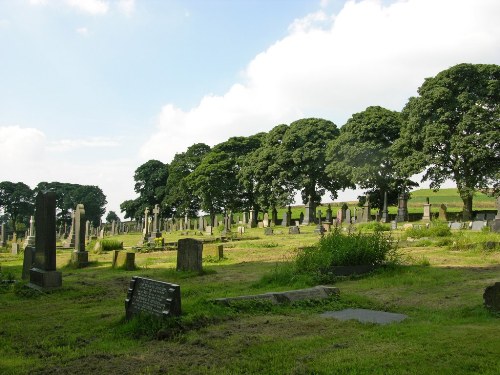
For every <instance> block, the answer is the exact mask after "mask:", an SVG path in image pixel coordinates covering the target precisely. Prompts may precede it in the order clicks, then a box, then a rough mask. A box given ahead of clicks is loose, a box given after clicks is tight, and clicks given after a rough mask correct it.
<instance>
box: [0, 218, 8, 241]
mask: <svg viewBox="0 0 500 375" xmlns="http://www.w3.org/2000/svg"><path fill="white" fill-rule="evenodd" d="M6 227H7V226H6V225H5V223H2V237H0V246H1V247H6V246H7V228H6Z"/></svg>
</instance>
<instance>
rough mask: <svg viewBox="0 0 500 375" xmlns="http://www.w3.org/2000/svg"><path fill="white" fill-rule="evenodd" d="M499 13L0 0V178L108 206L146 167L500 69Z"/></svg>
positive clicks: (404, 6)
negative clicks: (447, 77)
mask: <svg viewBox="0 0 500 375" xmlns="http://www.w3.org/2000/svg"><path fill="white" fill-rule="evenodd" d="M499 14H500V2H499V1H496V0H404V1H403V0H402V1H398V0H394V1H377V0H359V1H340V0H337V1H327V0H322V1H319V0H318V1H300V0H253V1H249V0H248V1H243V0H242V1H230V0H219V1H212V0H203V1H202V0H200V1H180V0H178V1H168V0H165V1H160V0H155V1H152V0H151V1H147V0H143V1H140V0H135V1H134V0H9V1H8V0H0V150H2V158H0V171H1V172H0V180H10V181H23V182H25V183H27V184H29V185H30V186H31V187H34V186H35V185H36V184H37V183H38V182H40V181H61V182H72V183H80V184H91V185H98V186H100V187H101V188H102V189H103V191H104V193H105V194H106V195H107V197H108V202H109V205H108V209H111V210H115V211H117V212H119V204H120V203H121V202H122V201H124V200H125V199H130V198H133V197H134V196H135V194H134V192H133V172H134V170H135V169H136V168H137V167H138V166H139V165H140V164H142V163H144V162H145V161H147V160H149V159H152V158H154V159H158V160H161V161H163V162H166V163H167V162H169V161H170V160H171V159H172V157H173V156H174V155H175V153H176V152H183V151H185V149H186V148H187V147H188V146H189V145H191V144H193V143H195V142H204V143H207V144H209V145H214V144H216V143H218V142H221V141H224V140H226V139H227V138H229V137H231V136H235V135H250V134H254V133H256V132H258V131H269V130H270V129H271V128H272V127H274V126H275V125H277V124H279V123H289V122H291V121H294V120H297V119H299V118H302V117H312V116H314V117H324V118H327V119H329V120H332V121H334V122H335V123H336V124H337V125H338V126H341V125H343V124H344V123H345V122H346V121H347V119H348V118H349V117H350V116H351V115H352V114H353V113H356V112H359V111H362V110H364V109H365V108H366V107H367V106H369V105H381V106H384V107H386V108H389V109H393V110H401V109H402V107H403V106H404V104H405V103H406V101H407V99H408V98H409V97H410V96H412V95H415V94H416V90H417V88H418V86H420V85H421V84H422V82H423V80H424V78H425V77H430V76H433V75H435V74H437V73H438V72H439V71H441V70H444V69H446V68H448V67H450V66H453V65H455V64H458V63H462V62H470V63H494V64H499V63H500V26H499V25H498V24H499V22H498V15H499ZM349 194H350V195H349ZM349 194H347V195H346V194H344V195H341V199H348V198H350V197H353V196H354V197H355V195H356V194H357V193H352V192H351V193H349Z"/></svg>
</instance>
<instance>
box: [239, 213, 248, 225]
mask: <svg viewBox="0 0 500 375" xmlns="http://www.w3.org/2000/svg"><path fill="white" fill-rule="evenodd" d="M241 223H242V224H243V225H246V224H247V223H248V212H243V218H242V220H241Z"/></svg>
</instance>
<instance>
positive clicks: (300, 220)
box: [295, 212, 304, 225]
mask: <svg viewBox="0 0 500 375" xmlns="http://www.w3.org/2000/svg"><path fill="white" fill-rule="evenodd" d="M295 222H296V223H297V221H295ZM303 222H304V213H303V212H301V213H300V215H299V225H300V224H302V223H303ZM295 225H297V224H295Z"/></svg>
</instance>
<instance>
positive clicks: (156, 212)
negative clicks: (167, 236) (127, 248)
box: [150, 204, 161, 241]
mask: <svg viewBox="0 0 500 375" xmlns="http://www.w3.org/2000/svg"><path fill="white" fill-rule="evenodd" d="M153 214H154V216H153V230H152V231H151V236H150V238H151V239H152V240H153V241H154V239H155V238H159V237H161V232H160V227H159V225H158V215H159V214H160V206H158V205H157V204H155V207H154V209H153Z"/></svg>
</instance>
